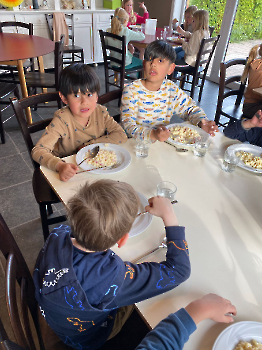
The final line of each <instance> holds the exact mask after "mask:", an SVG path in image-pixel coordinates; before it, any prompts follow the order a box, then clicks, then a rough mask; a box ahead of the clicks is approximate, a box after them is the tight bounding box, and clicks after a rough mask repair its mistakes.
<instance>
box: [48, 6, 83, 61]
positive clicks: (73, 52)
mask: <svg viewBox="0 0 262 350" xmlns="http://www.w3.org/2000/svg"><path fill="white" fill-rule="evenodd" d="M45 18H46V22H47V26H48V32H49V37H50V39H51V40H54V30H53V14H51V13H46V14H45ZM65 18H66V20H67V21H68V23H67V27H68V37H69V45H65V46H64V54H63V65H69V64H72V63H76V62H82V63H84V62H85V61H84V50H83V48H82V47H80V46H77V45H75V36H74V15H73V14H69V13H65Z"/></svg>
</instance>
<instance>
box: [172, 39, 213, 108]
mask: <svg viewBox="0 0 262 350" xmlns="http://www.w3.org/2000/svg"><path fill="white" fill-rule="evenodd" d="M219 37H220V36H219V35H218V36H216V37H214V38H208V39H203V40H202V41H201V44H200V48H199V51H198V54H197V59H196V65H195V67H190V66H189V65H186V66H176V67H175V71H177V72H180V73H181V76H179V77H176V78H173V79H174V80H180V87H181V89H183V90H185V91H190V97H191V98H194V93H195V88H196V87H199V88H200V90H199V95H198V102H200V101H201V97H202V92H203V88H204V84H205V80H206V75H207V71H208V67H209V64H210V62H211V59H212V56H213V54H214V52H215V49H216V46H217V43H218V41H219ZM188 75H189V76H192V80H191V81H190V80H188V81H187V83H189V84H191V89H190V90H187V89H185V88H184V85H185V82H186V77H187V76H188ZM199 80H201V84H200V85H199Z"/></svg>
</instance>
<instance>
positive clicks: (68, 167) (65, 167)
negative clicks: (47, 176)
mask: <svg viewBox="0 0 262 350" xmlns="http://www.w3.org/2000/svg"><path fill="white" fill-rule="evenodd" d="M56 170H57V171H58V173H59V177H60V180H61V181H68V180H69V179H71V177H73V176H74V175H75V173H76V172H77V171H78V167H77V165H75V164H71V163H64V162H59V163H57V166H56Z"/></svg>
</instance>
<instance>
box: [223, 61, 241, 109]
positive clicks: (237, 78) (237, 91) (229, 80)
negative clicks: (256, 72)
mask: <svg viewBox="0 0 262 350" xmlns="http://www.w3.org/2000/svg"><path fill="white" fill-rule="evenodd" d="M246 63H247V60H246V59H245V58H236V59H233V60H230V61H227V62H221V63H220V78H219V97H218V98H219V99H221V100H223V99H225V98H227V97H229V96H232V95H236V96H237V99H236V102H235V105H237V106H239V105H240V103H241V99H242V97H243V94H244V91H245V86H246V81H247V79H246V80H245V82H244V83H242V82H241V75H240V74H238V75H232V76H229V77H227V70H228V69H229V68H230V67H233V66H236V65H242V66H243V70H244V67H245V65H246ZM239 82H240V84H239V88H237V89H231V90H230V91H227V92H226V93H225V88H226V87H228V85H229V84H232V83H239Z"/></svg>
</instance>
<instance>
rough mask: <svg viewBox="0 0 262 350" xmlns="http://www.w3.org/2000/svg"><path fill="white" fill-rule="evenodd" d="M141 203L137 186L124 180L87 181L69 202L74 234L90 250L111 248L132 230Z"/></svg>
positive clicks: (68, 209)
mask: <svg viewBox="0 0 262 350" xmlns="http://www.w3.org/2000/svg"><path fill="white" fill-rule="evenodd" d="M139 203H140V201H139V199H138V196H137V194H136V192H135V190H134V189H133V187H132V186H130V185H129V184H127V183H125V182H119V181H114V180H109V179H101V180H98V181H95V182H92V183H86V184H85V185H84V186H83V187H81V188H80V190H79V191H78V193H77V194H76V195H75V196H74V197H72V198H71V199H70V200H69V201H68V205H67V211H68V218H69V221H70V224H71V229H72V233H73V236H74V238H75V239H76V241H77V243H78V244H80V245H81V246H82V247H83V248H85V249H88V250H91V251H103V250H106V249H109V248H110V247H112V246H113V245H114V244H115V243H116V242H117V241H118V240H119V239H120V238H122V237H123V236H124V235H125V234H126V233H127V232H129V231H130V229H131V227H132V225H133V223H134V220H135V218H136V216H137V212H138V208H139Z"/></svg>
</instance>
